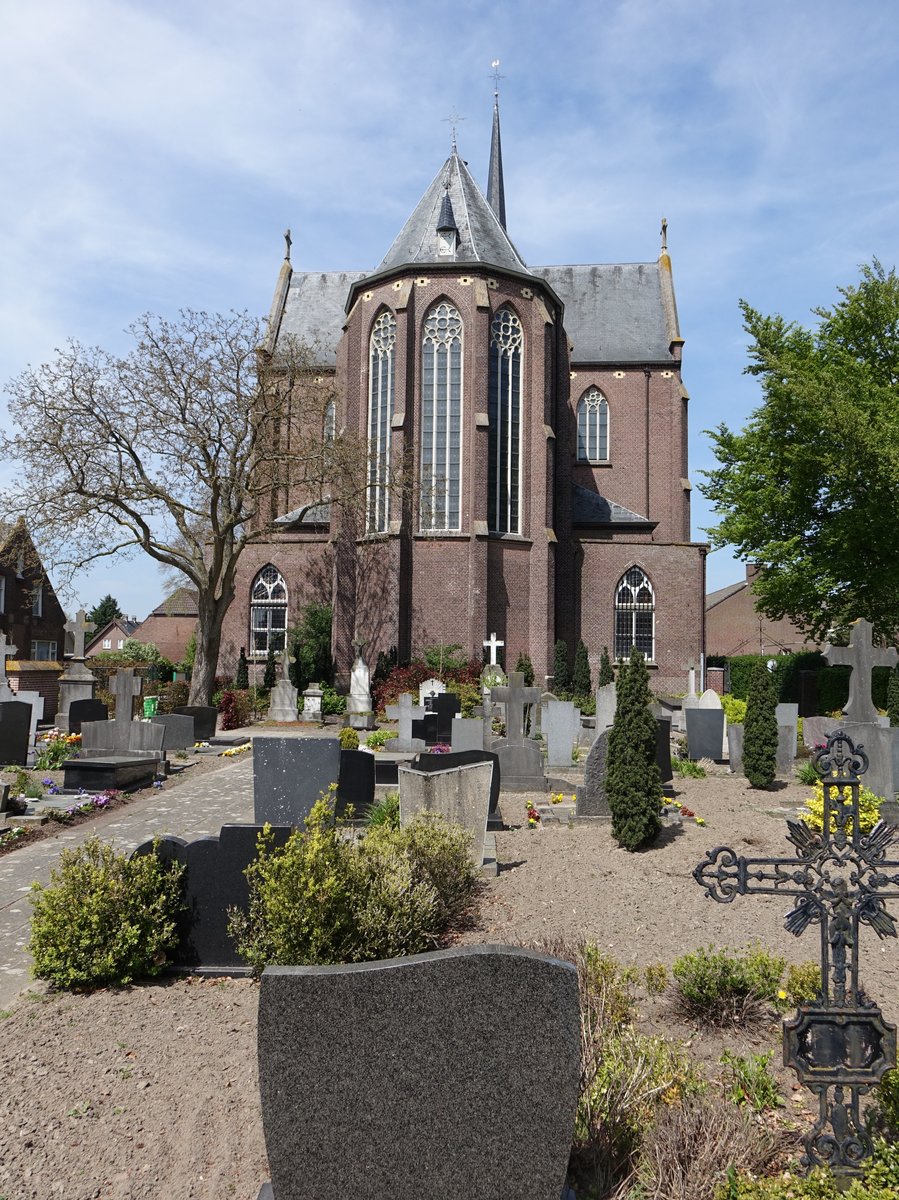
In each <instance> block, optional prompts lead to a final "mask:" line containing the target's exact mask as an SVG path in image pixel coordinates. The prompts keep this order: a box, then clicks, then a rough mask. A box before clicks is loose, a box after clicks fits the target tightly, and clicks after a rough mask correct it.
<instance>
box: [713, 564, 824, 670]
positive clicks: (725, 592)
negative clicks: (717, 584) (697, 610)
mask: <svg viewBox="0 0 899 1200" xmlns="http://www.w3.org/2000/svg"><path fill="white" fill-rule="evenodd" d="M757 574H758V567H756V566H755V564H754V563H747V564H746V578H745V579H742V580H740V582H739V583H732V584H729V585H728V586H727V587H723V588H718V590H717V591H714V592H709V594H708V595H707V596H706V602H705V610H706V615H705V639H706V653H707V654H709V655H713V654H714V655H723V656H730V655H736V654H784V653H789V654H796V653H798V652H799V651H801V650H818V649H820V646H819V644H818V643H817V642H813V641H809V640H808V639H807V638H806V636H805V634H803V633H802V632H801V631H800V630H799V629H798V628H797V626H795V625H794V624H793V622H792V621H791V620H790V619H789V618H788V617H781V618H780V620H777V621H772V620H770V619H769V618H768V617H766V616H764V615H763V614H762V613H760V612H759V611H758V609H757V608H756V596H755V593H754V592H753V590H752V581H753V579H754V578H755V576H756V575H757Z"/></svg>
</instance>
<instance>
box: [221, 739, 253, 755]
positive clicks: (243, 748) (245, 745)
mask: <svg viewBox="0 0 899 1200" xmlns="http://www.w3.org/2000/svg"><path fill="white" fill-rule="evenodd" d="M252 749H253V743H252V742H241V744H240V745H239V746H229V747H228V749H227V750H222V751H221V753H220V754H219V758H237V756H238V754H246V752H247V751H248V750H252Z"/></svg>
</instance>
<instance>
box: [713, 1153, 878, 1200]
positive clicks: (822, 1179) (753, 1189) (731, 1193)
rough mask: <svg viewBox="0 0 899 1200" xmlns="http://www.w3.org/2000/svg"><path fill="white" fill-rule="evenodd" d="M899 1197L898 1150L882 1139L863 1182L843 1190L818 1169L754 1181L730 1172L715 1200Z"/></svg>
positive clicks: (832, 1199) (831, 1177)
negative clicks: (800, 1173) (803, 1174)
mask: <svg viewBox="0 0 899 1200" xmlns="http://www.w3.org/2000/svg"><path fill="white" fill-rule="evenodd" d="M897 1196H899V1148H897V1147H896V1146H895V1145H890V1144H889V1143H887V1142H886V1141H883V1140H882V1139H877V1140H876V1141H875V1143H874V1154H873V1156H872V1158H871V1160H870V1163H869V1166H868V1167H867V1170H866V1171H865V1176H864V1179H856V1180H854V1181H853V1182H852V1183H851V1184H850V1186H849V1189H848V1191H842V1190H841V1189H840V1188H839V1187H838V1186H837V1183H836V1181H835V1180H834V1177H833V1175H832V1174H831V1173H830V1171H827V1170H824V1169H823V1168H819V1169H818V1170H816V1171H812V1172H811V1174H810V1175H808V1176H806V1177H805V1178H802V1177H800V1176H798V1175H792V1174H789V1175H787V1174H784V1175H780V1176H778V1177H777V1178H775V1179H753V1178H751V1177H749V1176H747V1175H744V1174H739V1173H737V1171H736V1170H733V1169H732V1170H731V1171H730V1172H729V1174H728V1181H727V1182H726V1183H725V1184H723V1185H722V1186H721V1187H720V1188H719V1189H718V1191H717V1192H716V1193H715V1197H716V1200H896V1197H897Z"/></svg>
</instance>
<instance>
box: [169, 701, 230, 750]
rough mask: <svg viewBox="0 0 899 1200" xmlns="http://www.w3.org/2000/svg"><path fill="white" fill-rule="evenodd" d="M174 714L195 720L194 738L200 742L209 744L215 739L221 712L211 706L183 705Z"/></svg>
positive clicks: (174, 710)
mask: <svg viewBox="0 0 899 1200" xmlns="http://www.w3.org/2000/svg"><path fill="white" fill-rule="evenodd" d="M172 712H173V713H176V714H179V713H180V714H181V715H183V716H185V717H193V719H194V737H195V738H196V740H197V741H198V742H208V741H211V740H212V738H214V737H215V729H216V724H217V722H218V716H219V712H218V709H217V708H214V707H213V706H212V705H211V704H181V705H179V706H178V708H173V709H172Z"/></svg>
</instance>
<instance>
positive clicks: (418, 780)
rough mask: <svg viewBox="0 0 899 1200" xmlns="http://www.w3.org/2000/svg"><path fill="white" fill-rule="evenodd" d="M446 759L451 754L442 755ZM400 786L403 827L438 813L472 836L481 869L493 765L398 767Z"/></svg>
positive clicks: (474, 856)
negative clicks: (420, 816) (426, 768)
mask: <svg viewBox="0 0 899 1200" xmlns="http://www.w3.org/2000/svg"><path fill="white" fill-rule="evenodd" d="M438 757H439V758H446V757H448V756H447V755H443V754H441V755H438ZM397 776H398V778H399V785H400V828H401V829H402V828H403V827H404V826H405V825H408V824H409V822H410V821H411V820H412V819H413V817H416V816H417V815H418V814H419V813H421V812H432V813H438V814H439V815H440V816H441V817H443V818H444V819H445V820H446V821H448V822H450V823H451V824H453V825H461V826H462V828H463V829H464V830H465V832H466V833H468V834H469V835H470V837H471V844H470V850H471V859H472V862H473V863H474V866H475V868H477V869H479V868H480V867H481V864H482V863H483V861H484V839H485V837H486V835H487V816H488V814H489V811H490V784H491V780H492V777H493V766H492V764H491V763H486V762H482V763H477V762H476V763H466V765H465V766H461V767H444V769H443V770H437V771H434V770H431V771H416V770H414V769H413V768H412V767H402V766H401V767H398V768H397Z"/></svg>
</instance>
